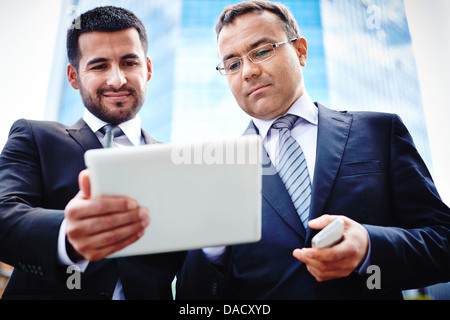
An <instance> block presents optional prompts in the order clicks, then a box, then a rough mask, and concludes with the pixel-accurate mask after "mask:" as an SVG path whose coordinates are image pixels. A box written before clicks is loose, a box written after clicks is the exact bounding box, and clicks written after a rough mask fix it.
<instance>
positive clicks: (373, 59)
mask: <svg viewBox="0 0 450 320" xmlns="http://www.w3.org/2000/svg"><path fill="white" fill-rule="evenodd" d="M236 2H238V1H227V0H173V1H163V0H149V1H139V0H117V1H104V0H94V1H92V0H89V1H88V0H72V1H67V3H66V7H65V8H64V9H63V10H65V11H63V13H64V14H65V16H64V14H63V18H64V19H67V18H68V16H67V15H68V13H70V12H72V14H73V11H75V12H84V11H86V10H88V9H91V8H94V7H96V6H101V5H109V4H113V5H117V6H122V7H125V8H128V9H130V10H132V11H133V12H135V13H136V14H137V15H138V16H139V17H140V18H141V19H142V20H143V22H144V24H145V26H146V28H147V31H148V36H149V56H150V57H151V59H152V62H153V67H154V75H153V78H152V79H151V80H150V82H149V84H148V90H147V99H146V102H145V105H144V107H143V109H142V111H141V113H140V115H141V117H142V121H143V126H144V128H145V129H147V131H148V132H149V133H150V134H151V135H152V136H154V137H155V138H156V139H158V140H160V141H163V142H171V141H177V142H178V141H194V140H203V139H205V138H206V139H214V138H224V137H235V136H238V135H240V134H241V133H242V132H243V130H244V129H245V128H246V126H247V124H248V121H249V117H248V116H247V115H246V114H245V113H244V112H243V111H241V109H240V108H239V107H238V106H237V105H236V102H235V101H234V98H233V96H232V95H231V93H230V92H229V89H228V85H227V81H226V78H225V77H223V76H221V75H219V74H218V72H217V71H216V70H215V66H216V64H217V63H218V55H217V48H216V35H215V31H214V27H215V22H216V20H217V17H218V16H219V14H220V13H221V11H222V9H223V7H224V6H226V5H229V4H233V3H236ZM282 2H283V3H284V4H285V5H286V6H287V7H289V9H290V10H291V11H292V12H293V14H294V16H295V17H296V19H297V21H298V23H299V27H300V30H301V33H302V36H304V37H305V38H306V39H307V41H308V61H307V65H306V67H305V68H304V77H305V83H306V89H307V91H308V92H309V94H310V96H311V97H312V99H313V100H315V101H320V102H322V103H324V104H326V105H328V106H329V107H331V108H336V109H348V110H355V109H358V110H373V111H387V112H395V113H398V114H399V115H400V116H401V117H402V119H403V120H404V121H405V123H406V125H407V126H408V128H409V129H410V132H411V134H412V135H413V138H414V140H415V142H416V145H417V147H418V149H419V151H420V152H421V154H422V156H423V157H424V159H425V161H426V162H427V164H428V166H429V168H430V169H432V163H431V156H430V151H429V147H428V137H427V130H426V125H425V120H424V113H423V108H422V101H421V95H420V89H419V84H418V79H417V72H416V67H415V61H414V56H413V52H412V47H411V38H410V35H409V29H408V24H407V21H406V16H405V10H404V6H403V1H402V0H394V1H391V0H389V1H388V0H345V1H335V0H284V1H282ZM70 6H72V7H70ZM69 7H70V8H72V9H70V10H69V9H67V8H69ZM73 8H75V9H73ZM67 10H69V11H67ZM64 23H66V22H64ZM61 39H62V40H63V38H62V37H61ZM61 45H63V44H62V43H61ZM54 83H55V87H57V86H60V87H62V94H61V96H60V97H59V99H57V100H56V102H55V103H56V104H57V105H56V106H55V107H54V108H56V109H57V110H58V111H57V118H58V120H59V121H61V122H63V123H66V124H71V123H73V122H75V121H76V120H77V119H78V118H79V117H80V116H81V115H82V111H83V106H82V103H81V100H80V98H79V93H78V92H77V91H75V90H73V89H72V88H71V87H70V86H69V85H68V84H67V81H66V80H65V78H64V76H63V75H59V76H58V79H55V82H54ZM52 90H54V88H52Z"/></svg>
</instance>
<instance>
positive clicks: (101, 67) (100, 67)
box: [92, 64, 106, 70]
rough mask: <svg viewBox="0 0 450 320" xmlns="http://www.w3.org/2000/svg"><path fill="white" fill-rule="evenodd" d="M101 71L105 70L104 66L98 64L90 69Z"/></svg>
mask: <svg viewBox="0 0 450 320" xmlns="http://www.w3.org/2000/svg"><path fill="white" fill-rule="evenodd" d="M102 69H106V64H98V65H96V66H93V67H92V70H102Z"/></svg>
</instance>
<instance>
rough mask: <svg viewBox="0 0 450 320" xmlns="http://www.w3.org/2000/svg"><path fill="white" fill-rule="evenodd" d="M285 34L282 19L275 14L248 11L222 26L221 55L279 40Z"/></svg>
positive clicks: (219, 46)
mask: <svg viewBox="0 0 450 320" xmlns="http://www.w3.org/2000/svg"><path fill="white" fill-rule="evenodd" d="M284 34H285V31H284V28H283V26H282V23H281V20H280V19H279V18H278V17H277V16H276V15H275V14H273V13H271V12H269V11H266V10H264V11H263V12H248V13H245V14H243V15H241V16H239V17H237V18H235V19H234V20H233V22H231V23H230V24H227V25H225V26H224V27H223V28H222V30H221V32H220V34H219V37H218V41H217V44H218V50H219V55H220V56H221V57H222V58H223V57H225V56H229V55H233V54H234V51H237V50H250V49H252V48H254V47H256V46H257V45H259V44H261V43H262V42H279V41H282V40H283V38H282V37H283V35H284Z"/></svg>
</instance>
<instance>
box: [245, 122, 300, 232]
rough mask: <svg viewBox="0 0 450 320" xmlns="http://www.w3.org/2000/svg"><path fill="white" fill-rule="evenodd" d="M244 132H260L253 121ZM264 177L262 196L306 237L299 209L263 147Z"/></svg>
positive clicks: (290, 224)
mask: <svg viewBox="0 0 450 320" xmlns="http://www.w3.org/2000/svg"><path fill="white" fill-rule="evenodd" d="M244 134H259V132H258V129H257V128H256V126H255V125H254V123H253V121H251V122H250V124H249V126H248V128H247V130H246V131H245V133H244ZM262 163H263V170H262V172H263V178H262V185H263V188H262V196H263V198H264V199H265V200H266V201H267V203H268V204H269V206H270V207H271V208H272V209H273V210H274V211H275V212H276V213H277V214H278V215H279V216H280V217H281V219H283V220H284V221H285V222H286V223H287V225H289V226H290V227H291V228H292V229H293V230H294V231H295V232H296V233H297V234H298V235H299V236H300V237H301V238H303V239H305V238H306V232H305V228H304V227H303V225H302V222H301V220H300V217H299V216H298V213H297V210H296V209H295V207H294V205H293V203H292V200H291V197H290V195H289V193H288V192H287V190H286V187H285V186H284V183H283V181H282V180H281V178H280V176H279V175H278V173H277V171H276V169H275V168H274V166H273V165H272V162H271V161H270V159H269V156H268V154H267V152H266V150H265V148H263V160H262Z"/></svg>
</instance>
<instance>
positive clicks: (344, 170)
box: [177, 104, 450, 299]
mask: <svg viewBox="0 0 450 320" xmlns="http://www.w3.org/2000/svg"><path fill="white" fill-rule="evenodd" d="M318 108H319V110H318V111H319V122H318V137H317V139H318V141H317V151H316V152H317V153H316V166H315V172H314V182H313V185H312V199H311V206H310V219H314V218H316V217H319V216H320V215H322V214H325V213H328V214H335V215H345V216H348V217H350V218H351V219H354V220H356V221H358V222H359V223H361V224H364V225H365V227H366V228H367V230H368V232H369V237H370V241H371V255H370V257H369V258H370V264H373V265H377V266H378V267H379V270H380V273H379V275H380V280H381V289H369V287H368V286H367V280H370V281H372V280H373V278H372V279H368V278H369V277H370V276H371V275H372V274H371V273H368V274H366V273H365V272H362V273H361V274H358V272H353V273H352V274H351V275H350V276H348V277H346V278H341V279H336V280H330V281H325V282H321V283H318V282H317V281H316V280H315V279H314V278H313V277H312V276H311V275H310V274H309V272H308V271H307V269H306V266H305V265H304V264H303V263H302V262H300V261H298V260H296V259H295V258H293V256H292V251H293V250H294V249H295V248H301V247H309V246H311V239H312V237H313V236H314V234H315V233H317V232H314V231H312V230H308V231H307V232H306V231H305V229H304V227H303V226H302V223H301V221H300V219H299V217H298V214H297V212H296V211H295V208H294V206H293V204H292V201H291V199H290V196H289V194H288V193H287V191H286V188H285V187H284V184H283V182H282V181H281V179H280V177H279V176H278V174H273V175H264V176H263V189H262V197H263V200H262V239H261V241H259V242H257V243H250V244H241V245H234V246H231V247H229V248H228V251H227V253H226V254H225V255H224V256H222V262H221V263H215V264H212V263H210V262H209V261H208V260H207V259H206V257H205V256H204V254H203V253H202V251H201V250H195V251H190V252H189V253H188V255H187V258H186V262H185V265H184V267H183V270H182V272H181V274H180V275H179V277H178V282H177V284H178V285H177V298H179V299H221V298H229V299H361V298H362V299H369V298H382V299H387V298H401V297H402V295H401V290H403V289H407V288H418V287H422V286H426V285H428V284H432V283H435V282H444V281H449V280H450V245H449V240H448V239H449V234H450V231H449V230H450V210H449V208H448V207H447V206H446V205H445V204H444V203H443V202H442V201H441V199H440V198H439V195H438V193H437V191H436V189H435V186H434V184H433V181H432V179H431V176H430V174H429V172H428V170H427V168H426V166H425V164H424V162H423V161H422V159H421V157H420V156H419V154H418V152H417V150H416V148H415V147H414V144H413V141H412V138H411V137H410V135H409V133H408V131H407V129H406V128H405V126H404V125H403V123H402V122H401V120H400V119H399V117H398V116H396V115H393V114H384V113H371V112H337V111H333V110H330V109H328V108H326V107H324V106H322V105H320V104H318ZM249 129H250V131H253V132H254V130H256V127H255V126H254V125H253V123H251V124H250V126H249Z"/></svg>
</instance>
